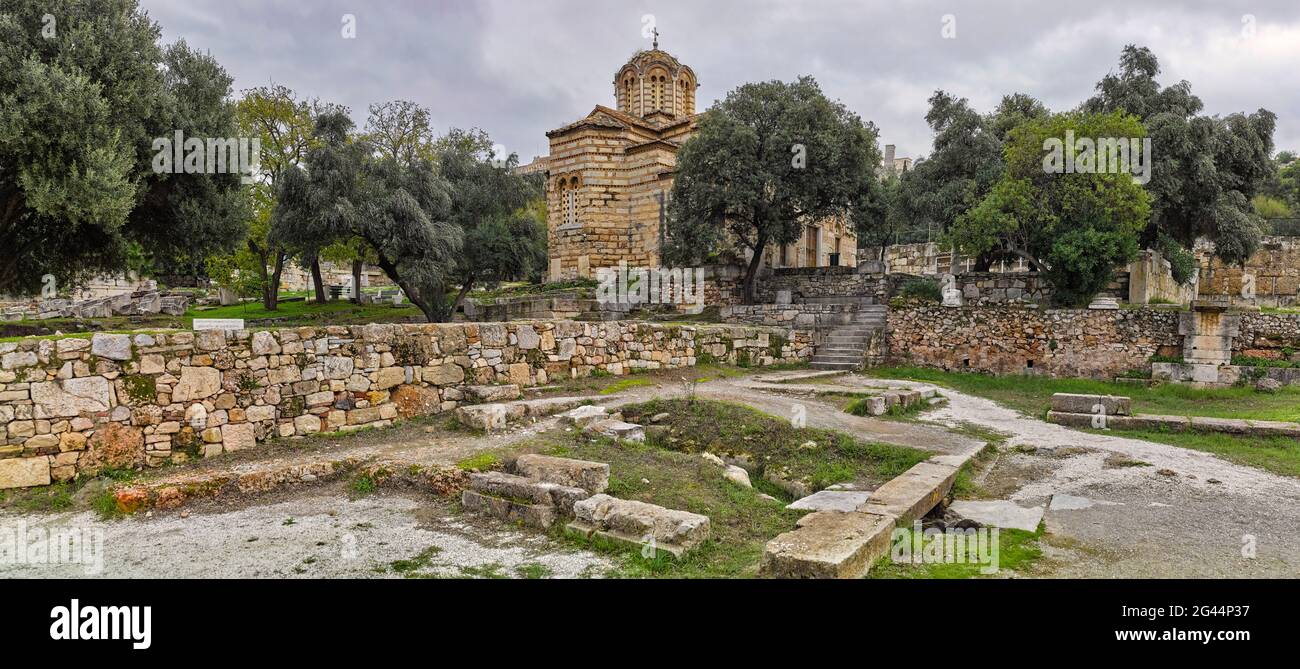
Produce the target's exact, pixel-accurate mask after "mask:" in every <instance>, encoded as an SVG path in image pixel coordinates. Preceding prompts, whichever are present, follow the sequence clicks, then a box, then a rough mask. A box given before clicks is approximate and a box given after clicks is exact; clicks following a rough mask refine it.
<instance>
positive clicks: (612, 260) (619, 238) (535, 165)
mask: <svg viewBox="0 0 1300 669" xmlns="http://www.w3.org/2000/svg"><path fill="white" fill-rule="evenodd" d="M613 84H614V98H615V101H616V103H615V104H616V107H617V108H610V107H606V106H604V105H596V107H595V108H594V109H592V111H591V113H590V114H588V115H587V116H586V117H584V118H582V119H580V120H578V121H575V122H573V123H570V124H568V125H566V126H563V127H561V128H557V129H555V130H552V131H550V132H548V133H546V136H547V137H548V138H549V140H550V155H549V156H545V157H538V158H536V159H534V160H533V162H532V163H529V164H528V165H526V166H524V167H522V168H520V171H521V172H524V173H535V172H542V173H544V174H546V206H547V212H548V214H547V217H548V220H547V230H548V240H547V241H548V251H549V255H550V267H549V272H548V278H549V279H550V280H552V281H554V280H561V279H569V278H573V277H578V276H583V277H586V276H593V275H594V272H595V270H596V269H598V268H601V267H613V266H617V265H618V264H619V263H620V262H626V263H627V264H628V266H631V267H658V266H660V264H661V262H662V261H661V259H660V253H659V250H660V248H661V246H662V245H663V243H664V242H665V241H666V239H665V234H666V225H665V224H666V221H667V206H668V198H669V195H670V193H671V191H672V185H673V176H674V172H675V170H676V165H677V151H678V149H680V148H681V146H682V144H683V143H684V142H685V141H686V140H687V139H688V138H690V136H691V135H692V134H693V133H694V132H695V129H696V126H697V123H698V121H699V119H700V117H701V116H702V114H697V113H696V112H695V90H696V88H697V87H698V85H699V80H698V79H697V78H696V76H695V71H694V70H692V69H691V68H690V67H688V66H686V65H683V64H682V63H681V62H679V61H678V60H677V59H676V58H674V57H673V56H672V55H671V54H669V53H667V52H665V51H661V50H659V44H658V40H657V39H656V41H655V44H654V48H653V49H651V50H649V51H639V52H637V53H636V54H634V55H633V56H632V59H631V60H629V61H628V62H627V63H626V64H624V65H623V66H622V67H621V68H619V69H618V72H617V73H616V74H615V75H614V81H613ZM856 257H857V237H856V236H855V235H854V233H853V229H852V227H851V226H848V225H846V224H845V222H844V221H842V220H839V219H827V220H823V221H818V222H815V223H809V224H808V225H807V227H806V228H805V231H804V234H803V235H801V236H800V239H799V241H797V242H796V243H794V244H789V245H787V246H786V247H784V248H779V247H778V248H769V249H768V250H767V253H766V254H765V261H766V263H767V264H768V265H769V266H775V267H808V266H821V265H830V264H839V265H854V264H856Z"/></svg>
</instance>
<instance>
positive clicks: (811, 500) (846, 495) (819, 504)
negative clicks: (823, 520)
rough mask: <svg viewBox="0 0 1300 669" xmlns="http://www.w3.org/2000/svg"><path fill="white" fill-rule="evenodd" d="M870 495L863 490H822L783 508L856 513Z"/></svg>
mask: <svg viewBox="0 0 1300 669" xmlns="http://www.w3.org/2000/svg"><path fill="white" fill-rule="evenodd" d="M870 496H871V493H870V492H868V491H865V490H822V491H820V492H815V493H813V494H811V495H809V496H807V497H804V498H802V499H797V500H795V501H794V502H793V503H791V504H789V505H788V506H786V507H785V508H787V509H795V510H797V511H856V510H857V509H858V507H859V506H862V505H863V504H866V502H867V499H868V498H869V497H870Z"/></svg>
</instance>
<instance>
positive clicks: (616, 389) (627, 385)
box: [600, 378, 654, 395]
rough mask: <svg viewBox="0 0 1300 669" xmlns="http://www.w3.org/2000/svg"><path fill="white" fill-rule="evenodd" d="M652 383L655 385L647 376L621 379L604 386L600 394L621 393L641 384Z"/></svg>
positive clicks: (647, 384)
mask: <svg viewBox="0 0 1300 669" xmlns="http://www.w3.org/2000/svg"><path fill="white" fill-rule="evenodd" d="M652 385H654V381H651V380H650V379H647V378H627V379H619V380H617V381H615V382H613V383H611V384H609V385H608V386H605V387H604V388H602V389H601V390H600V394H601V395H613V394H614V393H621V392H623V391H624V390H630V389H632V388H637V387H639V386H652Z"/></svg>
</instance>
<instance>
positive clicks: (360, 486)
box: [348, 474, 379, 495]
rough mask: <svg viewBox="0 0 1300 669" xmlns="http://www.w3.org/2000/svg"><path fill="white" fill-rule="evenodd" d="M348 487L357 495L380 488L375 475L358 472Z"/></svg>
mask: <svg viewBox="0 0 1300 669" xmlns="http://www.w3.org/2000/svg"><path fill="white" fill-rule="evenodd" d="M348 487H349V488H351V490H352V493H353V494H355V495H369V494H371V493H373V492H374V491H375V490H377V489H378V488H379V486H378V484H377V483H376V482H375V479H374V477H372V476H370V475H369V474H358V475H357V476H356V477H354V478H353V479H352V483H351V484H350V485H349V486H348Z"/></svg>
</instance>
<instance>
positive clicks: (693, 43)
mask: <svg viewBox="0 0 1300 669" xmlns="http://www.w3.org/2000/svg"><path fill="white" fill-rule="evenodd" d="M141 4H142V5H143V6H144V8H145V9H146V10H147V11H148V12H149V14H150V16H152V17H153V19H154V20H155V21H158V22H159V23H160V24H161V25H162V28H163V35H164V39H166V40H168V41H171V40H175V39H177V38H184V39H185V40H186V41H188V42H189V43H190V44H191V46H194V47H197V48H200V49H204V50H207V51H210V52H211V53H212V54H213V56H215V57H216V58H217V59H218V60H219V61H220V62H221V63H222V64H223V65H224V66H225V67H226V69H227V70H228V71H229V72H230V73H231V74H232V75H234V77H235V86H236V88H237V89H243V88H248V87H251V86H258V85H263V84H267V83H270V82H272V81H274V82H276V83H280V84H284V85H286V86H289V87H291V88H293V89H295V90H296V91H298V92H299V93H300V94H302V95H307V96H314V97H319V98H321V99H323V100H328V101H332V102H338V103H341V104H345V105H348V106H349V107H351V108H352V111H353V117H354V118H355V119H356V120H357V121H358V123H364V120H365V116H366V108H367V106H368V105H370V104H371V103H375V102H381V101H385V100H391V99H395V98H405V99H410V100H415V101H416V102H419V103H420V104H422V105H425V106H427V107H428V108H429V109H430V110H431V111H432V113H433V118H434V122H435V123H436V124H437V126H438V129H439V131H440V132H441V131H444V130H446V128H448V127H452V126H460V127H470V126H477V127H481V128H483V129H485V130H487V131H488V132H489V133H490V134H491V135H492V137H493V138H494V139H495V140H496V141H497V142H499V143H501V144H502V145H504V146H505V147H507V149H509V150H511V151H514V152H517V153H518V154H519V155H520V157H521V158H522V159H523V160H524V161H525V162H527V161H528V160H529V159H531V158H532V156H534V155H539V154H545V153H546V151H547V144H546V137H545V132H546V131H547V130H550V129H552V128H555V127H558V126H561V125H564V124H565V123H568V122H571V121H573V120H576V119H577V118H579V117H581V116H582V115H584V114H586V113H587V112H588V111H590V110H591V108H592V107H593V106H594V105H596V104H612V103H613V88H612V83H611V82H612V80H613V76H614V72H615V71H616V70H617V69H618V68H619V66H621V65H622V64H623V63H624V62H625V61H626V60H627V59H628V57H630V56H631V54H632V53H633V52H634V51H635V50H637V49H639V48H647V47H648V46H649V41H648V40H646V39H644V38H643V37H642V27H643V23H642V18H643V16H645V15H647V14H649V15H653V16H654V20H655V23H656V24H657V26H658V27H659V29H660V33H661V35H662V37H661V41H660V46H661V47H662V48H663V49H665V50H667V51H669V52H671V53H673V54H674V55H676V56H677V57H678V58H679V59H681V60H682V61H683V62H684V63H686V64H688V65H690V66H691V67H692V68H693V69H694V70H695V72H696V74H697V75H698V76H699V78H700V83H701V88H700V91H699V95H698V99H699V101H700V102H701V103H702V104H711V103H712V101H714V100H716V99H719V98H721V97H723V96H725V95H726V93H727V91H729V90H731V89H733V88H735V87H736V86H738V85H740V84H743V83H745V82H748V81H756V80H765V79H785V80H788V79H792V78H794V77H797V76H799V75H801V74H811V75H813V76H814V77H816V78H817V80H818V81H819V82H820V83H821V85H822V88H823V89H824V90H825V91H826V92H827V94H828V95H830V96H831V97H833V98H838V99H840V100H842V101H843V102H844V103H845V104H847V105H848V106H849V107H850V108H851V109H853V110H854V111H856V112H857V113H858V114H860V115H861V116H862V117H863V118H865V119H869V120H871V121H873V122H875V123H876V125H877V126H879V127H880V129H881V138H882V142H889V143H894V144H897V145H898V147H899V154H900V155H912V156H915V155H918V154H924V153H925V152H927V151H928V150H929V147H930V131H929V129H928V128H927V127H926V125H925V121H924V119H923V116H924V114H925V110H926V107H927V105H926V99H927V98H928V97H929V96H930V94H931V93H932V92H933V91H934V90H935V89H939V88H942V89H945V90H948V91H951V92H953V93H956V94H958V95H961V96H964V97H967V98H969V99H970V100H971V102H972V103H973V104H974V105H976V107H978V108H980V109H981V110H988V109H990V108H991V107H992V106H993V105H995V104H997V101H998V100H999V99H1000V98H1001V96H1002V95H1004V94H1006V93H1011V92H1023V93H1028V94H1030V95H1033V96H1035V97H1037V98H1039V99H1041V100H1042V101H1043V102H1044V103H1046V104H1047V105H1048V106H1049V107H1051V108H1052V109H1056V110H1062V109H1068V108H1071V107H1074V106H1075V105H1077V104H1078V103H1079V102H1081V101H1082V100H1084V99H1085V98H1087V97H1088V96H1089V95H1091V93H1092V89H1093V86H1094V85H1095V84H1096V82H1097V81H1098V80H1099V79H1100V78H1101V77H1102V76H1103V75H1104V74H1106V73H1107V72H1108V71H1111V70H1113V69H1115V68H1116V67H1117V64H1118V57H1119V52H1120V49H1121V48H1122V47H1123V46H1124V45H1125V44H1127V43H1137V44H1141V45H1146V46H1149V47H1151V48H1152V50H1154V51H1155V53H1156V55H1157V56H1158V57H1159V58H1160V62H1161V66H1162V68H1163V73H1162V75H1161V79H1162V83H1165V84H1169V83H1173V82H1175V81H1178V80H1180V79H1186V80H1188V81H1190V82H1191V84H1192V90H1193V92H1195V93H1196V94H1197V95H1199V96H1200V97H1201V99H1202V100H1204V101H1205V104H1206V110H1207V112H1208V113H1213V114H1229V113H1232V112H1237V111H1254V110H1256V109H1259V108H1261V107H1262V108H1267V109H1270V110H1272V111H1273V112H1274V113H1276V114H1278V116H1279V122H1278V131H1277V135H1276V140H1277V144H1278V146H1279V148H1292V149H1300V118H1297V116H1298V113H1300V68H1298V67H1297V64H1300V3H1296V2H1294V0H1259V1H1255V2H1223V1H1211V0H1191V1H1187V0H1184V1H1178V0H1168V1H1165V0H1161V1H1152V2H1143V3H1133V2H1131V1H1130V0H1092V1H1090V2H1087V3H1070V4H1068V5H1067V4H1064V3H1056V2H1034V1H1024V2H1021V1H1015V0H987V1H980V2H976V1H972V0H965V1H959V0H947V1H944V2H938V1H930V0H914V1H912V0H902V1H896V2H864V1H862V0H858V1H849V0H825V1H811V0H809V1H804V2H797V1H792V0H744V1H742V0H695V1H694V2H690V1H685V0H680V1H679V0H672V1H667V0H655V1H649V0H646V1H642V2H622V1H617V2H615V1H607V2H590V0H587V1H583V2H578V1H571V0H479V1H472V2H471V1H468V0H465V1H455V0H433V1H420V0H391V1H378V0H370V1H369V2H356V0H350V1H348V2H340V1H336V0H312V1H306V0H295V1H293V2H289V1H287V0H272V1H264V0H263V1H259V0H142V3H141ZM345 14H351V15H353V16H355V17H356V27H357V36H356V39H343V37H342V35H341V27H342V17H343V15H345ZM945 15H952V16H953V17H954V18H955V27H956V38H955V39H944V38H943V37H942V35H941V29H942V28H943V25H944V17H945ZM1247 15H1250V16H1253V17H1254V19H1253V27H1254V32H1253V34H1249V33H1248V30H1246V29H1248V28H1249V27H1250V25H1249V24H1250V21H1249V20H1248V19H1244V18H1243V17H1245V16H1247ZM1243 22H1245V23H1243Z"/></svg>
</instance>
